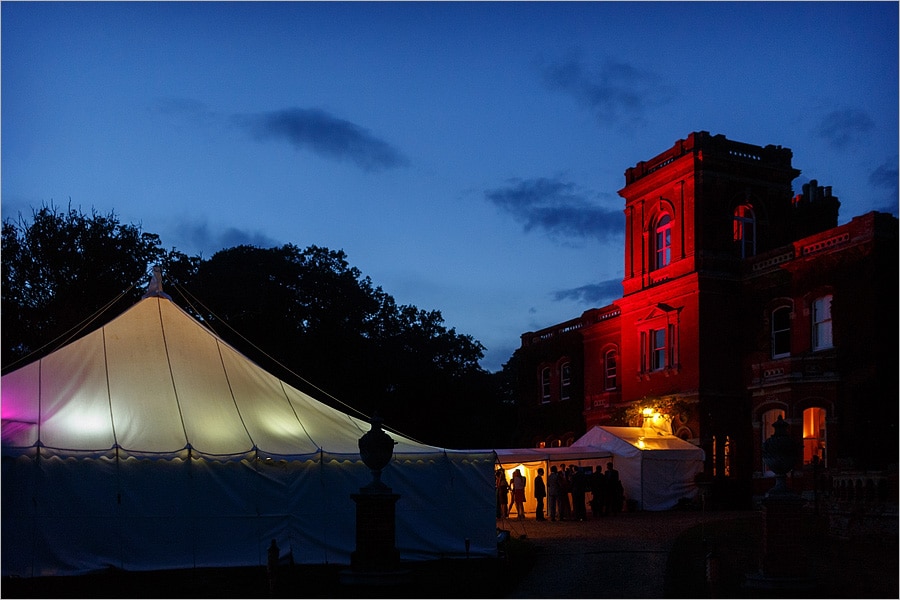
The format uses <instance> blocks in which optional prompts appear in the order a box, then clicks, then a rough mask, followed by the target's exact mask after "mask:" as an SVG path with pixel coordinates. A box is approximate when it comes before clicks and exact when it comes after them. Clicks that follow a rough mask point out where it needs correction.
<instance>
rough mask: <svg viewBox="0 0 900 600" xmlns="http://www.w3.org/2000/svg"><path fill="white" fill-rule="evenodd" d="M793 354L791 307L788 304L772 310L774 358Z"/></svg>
mask: <svg viewBox="0 0 900 600" xmlns="http://www.w3.org/2000/svg"><path fill="white" fill-rule="evenodd" d="M790 354H791V309H790V307H788V306H783V307H781V308H776V309H775V310H773V311H772V358H781V357H783V356H789V355H790Z"/></svg>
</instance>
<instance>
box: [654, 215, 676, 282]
mask: <svg viewBox="0 0 900 600" xmlns="http://www.w3.org/2000/svg"><path fill="white" fill-rule="evenodd" d="M654 234H655V235H654V238H653V239H654V245H653V252H654V259H653V260H654V262H653V267H654V268H655V269H661V268H663V267H665V266H667V265H668V264H669V263H671V262H672V217H670V216H669V215H668V214H663V215H662V216H661V217H660V218H659V220H658V221H657V222H656V228H655V231H654Z"/></svg>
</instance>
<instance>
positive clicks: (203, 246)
mask: <svg viewBox="0 0 900 600" xmlns="http://www.w3.org/2000/svg"><path fill="white" fill-rule="evenodd" d="M175 237H176V238H177V239H179V240H181V241H182V242H183V244H184V245H185V246H187V247H189V248H198V249H199V250H200V251H202V253H203V254H207V252H208V253H209V255H212V254H214V253H216V252H218V251H219V250H224V249H226V248H234V247H235V246H245V245H246V246H256V247H257V248H275V247H278V246H281V245H283V243H282V242H279V241H277V240H275V239H273V238H271V237H269V236H267V235H265V234H264V233H261V232H259V231H249V230H245V229H238V228H236V227H226V228H224V229H221V230H218V231H216V230H211V229H210V227H209V225H208V224H207V223H203V222H182V223H179V224H178V225H177V226H176V228H175ZM185 252H186V253H187V254H195V253H196V252H195V251H193V250H189V251H188V250H186V251H185Z"/></svg>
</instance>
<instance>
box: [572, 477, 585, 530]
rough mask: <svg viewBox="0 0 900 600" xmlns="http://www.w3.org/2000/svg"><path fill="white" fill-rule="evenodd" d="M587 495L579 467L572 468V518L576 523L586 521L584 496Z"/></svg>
mask: <svg viewBox="0 0 900 600" xmlns="http://www.w3.org/2000/svg"><path fill="white" fill-rule="evenodd" d="M586 493H587V479H586V477H585V474H584V471H582V470H581V467H573V468H572V518H573V519H575V520H577V521H584V520H586V519H587V508H586V504H585V494H586Z"/></svg>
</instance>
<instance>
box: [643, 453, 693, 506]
mask: <svg viewBox="0 0 900 600" xmlns="http://www.w3.org/2000/svg"><path fill="white" fill-rule="evenodd" d="M648 454H649V456H645V457H644V492H643V509H644V510H669V509H670V508H674V507H675V506H677V505H678V502H679V501H680V500H681V499H682V498H688V499H693V498H695V497H696V496H697V493H698V488H697V484H696V483H695V482H694V479H695V477H696V475H697V473H700V472H701V471H702V470H703V462H702V461H699V460H671V459H668V458H666V459H662V460H657V459H655V458H652V454H653V453H652V452H651V453H648Z"/></svg>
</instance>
